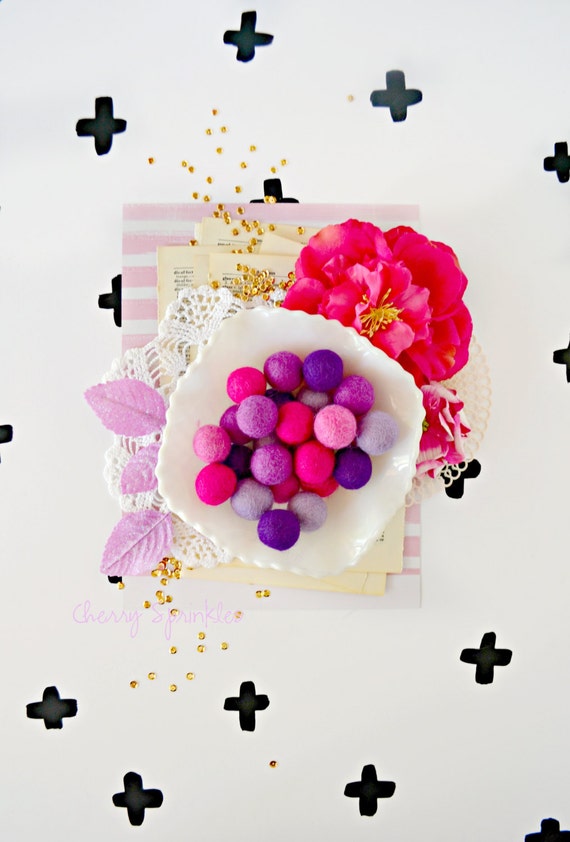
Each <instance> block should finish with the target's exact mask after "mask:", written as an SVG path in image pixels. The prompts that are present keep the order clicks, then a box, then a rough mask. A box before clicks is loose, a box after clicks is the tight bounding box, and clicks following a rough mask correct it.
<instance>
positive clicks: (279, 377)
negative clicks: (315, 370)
mask: <svg viewBox="0 0 570 842" xmlns="http://www.w3.org/2000/svg"><path fill="white" fill-rule="evenodd" d="M302 371H303V363H302V361H301V360H300V359H299V357H298V356H297V354H293V353H291V351H277V353H275V354H271V356H270V357H267V359H266V360H265V363H264V365H263V373H264V374H265V377H266V378H267V381H268V383H270V384H271V385H272V386H274V387H275V388H276V389H279V391H280V392H293V391H294V390H295V389H297V388H298V387H299V386H300V385H301V380H302V379H303V374H302Z"/></svg>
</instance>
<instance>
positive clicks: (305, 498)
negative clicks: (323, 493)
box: [287, 491, 327, 532]
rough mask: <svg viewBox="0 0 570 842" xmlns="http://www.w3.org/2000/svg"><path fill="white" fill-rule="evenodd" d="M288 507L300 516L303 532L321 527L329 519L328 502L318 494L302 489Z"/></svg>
mask: <svg viewBox="0 0 570 842" xmlns="http://www.w3.org/2000/svg"><path fill="white" fill-rule="evenodd" d="M287 508H288V509H289V511H290V512H294V513H295V514H296V515H297V517H298V518H299V523H300V525H301V531H302V532H314V531H315V530H316V529H320V528H321V526H322V525H323V523H324V522H325V520H326V519H327V504H326V503H325V501H324V500H323V498H322V497H319V495H318V494H312V493H311V492H310V491H301V492H300V493H299V494H295V496H294V497H292V498H291V500H289V503H288V504H287Z"/></svg>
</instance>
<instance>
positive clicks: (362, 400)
mask: <svg viewBox="0 0 570 842" xmlns="http://www.w3.org/2000/svg"><path fill="white" fill-rule="evenodd" d="M333 402H334V403H337V404H339V405H340V406H346V408H347V409H350V411H351V412H353V413H354V414H355V415H364V413H365V412H368V410H369V409H372V406H373V404H374V386H373V385H372V383H371V382H370V380H367V379H366V377H361V376H360V375H359V374H351V375H350V376H349V377H345V378H344V380H343V381H342V383H341V384H340V386H339V387H338V389H336V390H335V393H334V396H333Z"/></svg>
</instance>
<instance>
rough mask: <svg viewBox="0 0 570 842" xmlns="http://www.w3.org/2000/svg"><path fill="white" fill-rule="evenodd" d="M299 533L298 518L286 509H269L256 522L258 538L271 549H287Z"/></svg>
mask: <svg viewBox="0 0 570 842" xmlns="http://www.w3.org/2000/svg"><path fill="white" fill-rule="evenodd" d="M300 533H301V525H300V523H299V518H298V517H297V515H296V514H294V512H288V511H287V509H271V510H270V511H268V512H265V513H264V514H262V515H261V518H260V519H259V523H258V524H257V535H258V537H259V540H260V541H261V542H262V543H263V544H265V545H266V546H267V547H271V549H272V550H279V551H283V550H288V549H290V548H291V547H292V546H293V545H294V544H296V543H297V541H298V539H299V535H300Z"/></svg>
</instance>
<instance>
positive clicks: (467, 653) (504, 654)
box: [459, 632, 513, 684]
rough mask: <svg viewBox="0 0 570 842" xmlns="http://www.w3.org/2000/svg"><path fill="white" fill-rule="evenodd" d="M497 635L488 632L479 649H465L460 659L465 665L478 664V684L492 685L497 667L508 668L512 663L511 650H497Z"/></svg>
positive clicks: (476, 674)
mask: <svg viewBox="0 0 570 842" xmlns="http://www.w3.org/2000/svg"><path fill="white" fill-rule="evenodd" d="M496 640H497V635H496V634H495V632H487V634H484V635H483V637H482V638H481V645H480V647H479V649H464V650H463V652H462V653H461V655H460V656H459V659H460V660H461V661H463V662H464V663H465V664H476V665H477V668H476V670H475V681H476V682H477V684H492V683H493V678H494V670H495V667H506V666H508V664H510V663H511V658H512V657H513V653H512V651H511V650H510V649H495V643H496Z"/></svg>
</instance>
